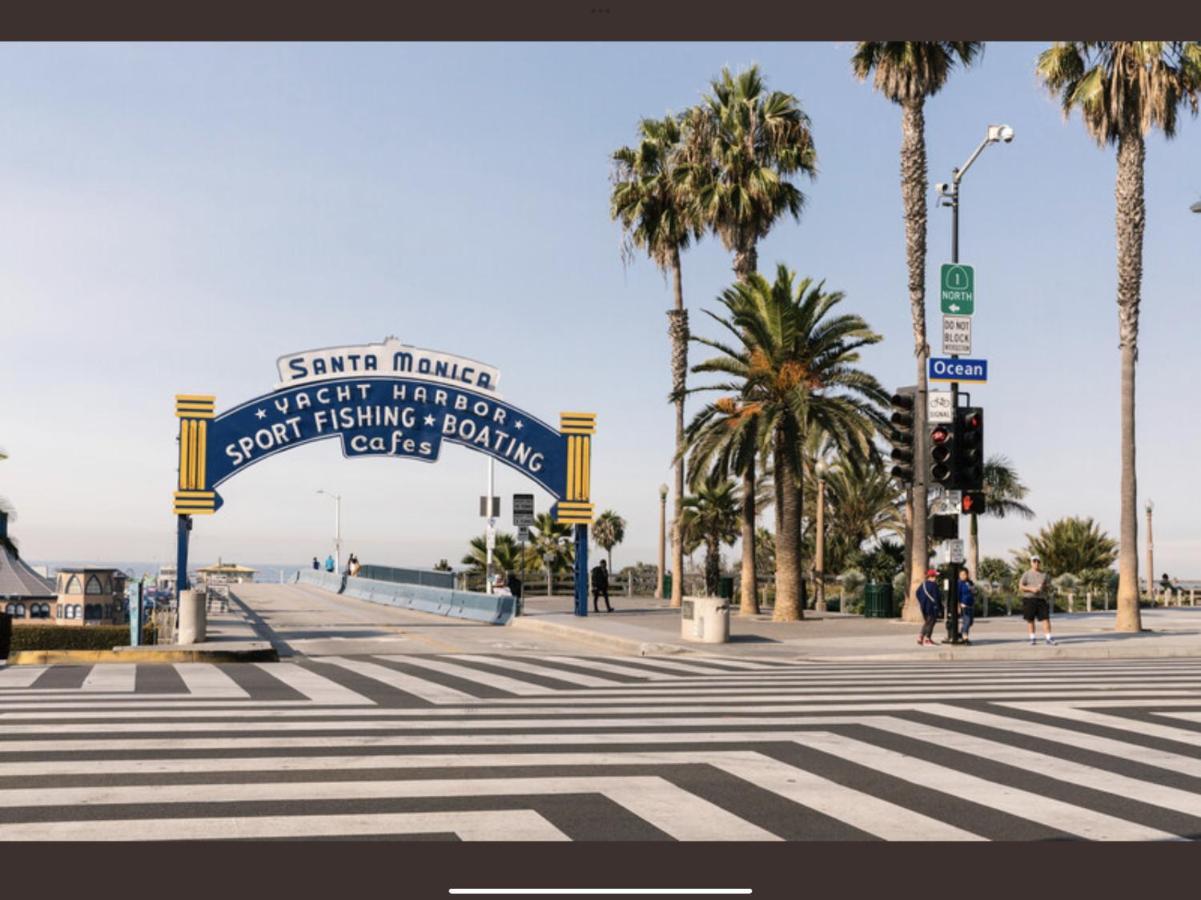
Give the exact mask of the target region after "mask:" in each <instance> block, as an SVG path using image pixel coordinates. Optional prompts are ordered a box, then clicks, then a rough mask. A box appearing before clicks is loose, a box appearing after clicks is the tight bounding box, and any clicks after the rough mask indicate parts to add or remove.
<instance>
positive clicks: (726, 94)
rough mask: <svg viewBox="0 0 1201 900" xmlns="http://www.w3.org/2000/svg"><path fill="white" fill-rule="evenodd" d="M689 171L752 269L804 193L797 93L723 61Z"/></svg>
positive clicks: (692, 142) (742, 470)
mask: <svg viewBox="0 0 1201 900" xmlns="http://www.w3.org/2000/svg"><path fill="white" fill-rule="evenodd" d="M686 124H687V137H686V151H685V153H686V156H687V159H688V162H689V166H688V168H687V179H688V181H689V184H690V188H691V193H692V195H693V197H694V199H695V203H696V208H697V210H698V215H699V218H700V220H701V221H702V222H703V223H704V225H705V226H706V227H708V228H709V229H711V230H712V231H713V232H714V233H715V234H717V236H718V237H719V238H720V239H721V242H722V244H723V245H724V246H725V248H726V249H727V250H730V251H732V252H733V254H734V275H735V277H737V279H738V280H739V281H740V282H744V283H745V282H746V281H747V279H748V278H750V276H751V275H752V274H753V273H754V272H756V271H757V270H758V260H759V253H758V243H759V241H760V240H761V239H762V238H763V237H765V236H766V235H767V233H768V232H769V231H770V230H771V228H772V226H773V225H774V224H775V223H776V221H777V220H779V219H780V218H782V217H783V216H784V215H786V214H787V215H791V216H792V217H793V218H794V219H799V218H800V215H801V208H802V207H803V206H804V203H805V196H804V194H802V193H801V191H800V189H799V188H797V186H796V185H795V184H793V183H792V182H791V181H789V180H788V177H787V176H789V175H794V174H801V175H807V176H809V177H810V178H812V177H813V176H814V174H815V173H816V171H817V152H816V150H815V149H814V146H813V134H812V131H811V129H810V123H809V117H808V116H807V115H805V113H804V111H803V110H802V109H801V107H800V104H799V102H798V101H797V98H796V97H794V96H793V95H792V94H788V93H785V92H783V91H769V90H768V89H767V85H766V83H765V82H764V80H763V76H762V75H761V74H760V72H759V67H758V66H751V67H750V68H749V69H747V70H746V71H744V72H740V73H739V74H738V75H734V74H732V73H731V72H730V70H729V69H722V72H721V75H720V76H719V77H717V78H715V79H713V81H711V82H710V93H708V94H707V95H706V96H705V98H704V100H703V101H702V102H701V104H700V105H699V106H697V107H695V108H694V109H692V110H690V111H689V112H688V113H686ZM745 429H746V432H747V434H746V436H745V437H746V441H745V443H744V444H743V450H744V451H746V452H743V453H740V454H738V456H737V462H738V465H737V466H736V467H735V469H734V470H733V474H735V475H737V476H739V477H741V478H742V502H743V507H742V578H741V596H742V598H743V600H742V603H743V606H744V611H745V609H746V605H747V603H748V598H752V599H754V600H755V605H757V590H756V581H755V518H756V508H755V498H756V494H757V492H756V490H755V452H756V449H757V443H758V435H757V433H756V432H757V430H758V423H757V419H756V417H755V415H754V414H753V410H752V412H751V414H750V415H748V416H747V417H746V421H745Z"/></svg>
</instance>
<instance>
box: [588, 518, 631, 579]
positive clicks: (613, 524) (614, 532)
mask: <svg viewBox="0 0 1201 900" xmlns="http://www.w3.org/2000/svg"><path fill="white" fill-rule="evenodd" d="M592 539H593V540H594V541H596V543H597V546H599V547H603V548H604V550H605V553H607V554H608V556H609V571H610V572H612V571H613V547H614V546H616V545H617V544H620V543H621V542H622V541H624V540H625V539H626V520H625V519H623V518H622V517H621V516H619V515H618V514H617V513H615V512H613V510H611V509H606V510H605V511H604V512H603V513H601V514H600V515H599V516H597V517H596V521H595V522H594V523H593V524H592Z"/></svg>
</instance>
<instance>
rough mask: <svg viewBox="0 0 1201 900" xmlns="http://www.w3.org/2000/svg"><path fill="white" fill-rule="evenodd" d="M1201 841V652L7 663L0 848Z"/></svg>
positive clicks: (1, 687) (1, 696)
mask: <svg viewBox="0 0 1201 900" xmlns="http://www.w3.org/2000/svg"><path fill="white" fill-rule="evenodd" d="M323 837H324V838H334V837H343V838H345V837H391V838H397V839H404V838H414V839H416V838H426V839H428V838H435V839H445V840H487V841H503V840H619V839H625V840H729V841H779V840H872V839H880V840H922V841H928V840H938V841H950V840H956V841H958V840H963V841H969V840H1051V839H1089V840H1138V841H1149V840H1179V839H1196V838H1199V837H1201V660H1196V661H1194V660H1189V659H1164V660H1138V661H1113V660H1097V661H1068V660H1032V661H1030V662H1026V663H1012V662H996V663H990V662H976V663H973V662H956V663H954V664H947V663H939V662H913V663H906V662H896V663H892V662H890V663H866V662H852V663H834V662H806V661H785V660H758V659H756V660H750V659H729V658H724V657H703V656H688V657H685V658H680V657H675V658H649V657H579V656H554V655H548V656H530V655H515V654H514V655H507V654H434V655H420V656H417V655H408V656H405V655H376V656H358V655H355V656H349V655H348V656H322V657H313V658H303V659H299V660H288V661H284V662H279V663H258V664H241V665H211V664H207V663H180V664H176V665H133V664H122V665H111V664H110V665H98V666H45V667H37V666H28V667H26V666H21V667H14V668H0V841H4V840H149V839H158V840H185V839H214V838H242V839H267V838H305V839H311V838H323Z"/></svg>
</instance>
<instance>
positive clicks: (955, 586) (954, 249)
mask: <svg viewBox="0 0 1201 900" xmlns="http://www.w3.org/2000/svg"><path fill="white" fill-rule="evenodd" d="M951 176H952V177H951V264H952V265H958V264H959V169H957V168H956V169H954V170H952V172H951ZM972 287H973V288H974V287H975V285H974V284H973V285H972ZM974 306H975V299H974V298H973V307H974ZM958 358H959V356H958V355H957V354H952V356H951V359H958ZM957 409H959V382H958V381H952V382H951V410H952V414H953V413H954V411H955V410H957ZM951 427H952V428H954V425H952V426H951ZM955 533H956V534H955V536H956V537H958V536H959V515H958V513H956V516H955ZM949 570H950V575H951V582H950V584H949V585H948V586H947V642H948V643H951V644H958V643H960V642H961V641H962V640H963V638H962V637H960V635H959V564H958V563H955V562H952V563H951V564H950V566H949Z"/></svg>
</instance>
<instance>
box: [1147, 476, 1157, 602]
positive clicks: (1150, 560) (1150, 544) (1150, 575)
mask: <svg viewBox="0 0 1201 900" xmlns="http://www.w3.org/2000/svg"><path fill="white" fill-rule="evenodd" d="M1154 510H1155V504H1154V503H1152V502H1151V501H1150V500H1148V501H1147V599H1148V600H1150V601H1151V603H1152V604H1154V603H1155V541H1154V540H1153V539H1152V537H1151V513H1152V512H1154Z"/></svg>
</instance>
